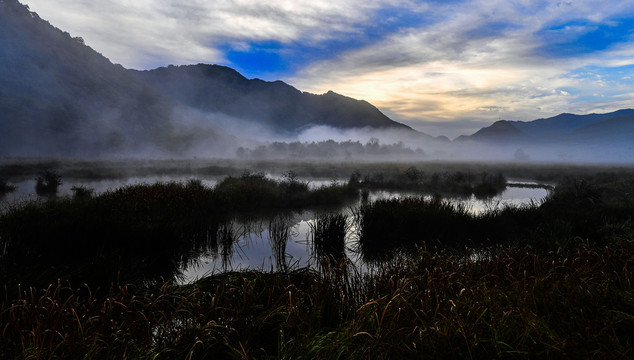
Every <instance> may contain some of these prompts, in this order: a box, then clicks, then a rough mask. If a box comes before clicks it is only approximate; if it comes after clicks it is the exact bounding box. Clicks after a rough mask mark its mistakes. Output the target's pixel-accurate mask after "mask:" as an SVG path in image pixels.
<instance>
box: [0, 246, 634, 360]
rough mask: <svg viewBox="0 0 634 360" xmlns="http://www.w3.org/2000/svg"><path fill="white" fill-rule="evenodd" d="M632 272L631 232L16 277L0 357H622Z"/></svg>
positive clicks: (632, 309)
mask: <svg viewBox="0 0 634 360" xmlns="http://www.w3.org/2000/svg"><path fill="white" fill-rule="evenodd" d="M329 264H330V265H329ZM633 280H634V244H632V243H631V242H619V243H615V244H612V245H611V246H610V247H606V248H580V249H578V250H577V251H575V252H574V253H569V254H566V255H563V254H560V253H556V252H551V253H545V254H536V253H530V252H526V251H525V250H524V249H520V248H513V247H492V248H487V249H483V250H480V251H478V252H477V253H473V252H471V250H469V249H464V253H463V254H460V255H458V254H456V253H449V252H443V251H440V252H431V251H424V250H421V251H419V252H418V253H417V254H416V255H415V256H412V257H408V258H403V259H400V261H398V262H392V263H390V264H386V265H384V266H383V267H382V268H380V269H378V270H377V271H376V272H375V273H374V274H371V275H370V274H365V275H361V274H357V273H355V272H354V271H352V270H351V269H348V268H346V266H345V264H341V265H339V266H333V265H331V263H327V264H326V263H324V267H322V268H320V271H318V272H317V271H309V270H306V269H299V270H296V271H291V272H285V273H268V272H257V271H250V272H240V273H225V274H218V275H213V276H210V277H207V278H204V279H201V280H199V281H198V282H197V283H195V284H193V285H187V286H175V285H170V284H165V285H164V286H162V287H153V288H145V289H143V288H134V287H121V288H115V289H111V291H110V294H109V296H107V297H105V298H103V297H93V296H91V295H90V292H89V291H87V289H75V288H72V287H71V286H70V285H65V284H58V285H57V286H51V287H49V288H48V289H47V290H45V291H38V290H34V289H18V288H14V289H10V291H13V292H17V293H18V294H19V297H18V299H17V300H7V299H4V300H3V301H2V304H1V306H0V323H1V324H3V328H2V336H0V357H2V358H22V359H29V358H31V359H36V358H37V359H43V358H65V359H79V358H82V359H83V358H95V359H110V358H138V359H172V358H192V359H197V358H237V359H249V358H275V359H278V358H289V359H301V358H305V359H310V358H320V359H323V358H328V359H367V358H376V359H387V358H429V359H439V358H441V359H442V358H526V357H545V358H561V357H567V358H587V357H594V358H631V357H632V356H634V354H633V353H632V345H633V344H634V335H633V334H634V296H633V295H632V294H633V292H632V290H633V289H632V281H633Z"/></svg>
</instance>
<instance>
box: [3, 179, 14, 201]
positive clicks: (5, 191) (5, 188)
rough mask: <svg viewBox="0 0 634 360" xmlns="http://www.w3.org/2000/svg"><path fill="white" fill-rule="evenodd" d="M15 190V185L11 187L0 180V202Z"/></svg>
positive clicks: (5, 181)
mask: <svg viewBox="0 0 634 360" xmlns="http://www.w3.org/2000/svg"><path fill="white" fill-rule="evenodd" d="M15 189H16V186H15V185H11V184H9V183H8V182H7V180H5V179H2V178H0V200H1V199H2V198H3V197H4V196H5V195H7V194H8V193H12V192H14V191H15Z"/></svg>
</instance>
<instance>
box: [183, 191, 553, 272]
mask: <svg viewBox="0 0 634 360" xmlns="http://www.w3.org/2000/svg"><path fill="white" fill-rule="evenodd" d="M547 195H548V191H547V190H546V189H543V188H517V187H509V188H507V189H506V190H505V191H504V192H502V193H501V194H500V195H499V196H496V197H493V198H490V199H487V200H481V199H476V198H475V197H473V196H472V197H471V198H468V199H445V200H448V201H450V202H451V203H454V204H463V205H464V206H465V207H466V208H467V209H468V210H469V212H471V213H473V214H478V213H481V212H483V211H489V210H493V209H495V208H497V207H501V206H505V205H513V206H521V205H523V204H530V203H532V202H535V203H539V202H540V201H542V200H543V199H544V198H545V197H546V196H547ZM409 196H420V193H413V192H403V191H400V192H399V191H373V192H371V193H370V196H369V199H368V201H370V202H371V201H376V200H379V199H393V198H400V197H409ZM358 205H360V203H357V204H352V205H350V206H349V207H346V208H342V209H339V210H338V212H339V213H341V214H344V215H346V216H347V217H348V221H349V227H348V231H347V233H346V237H345V256H346V257H347V259H348V260H349V261H351V262H352V263H354V264H355V265H356V267H357V269H364V268H366V267H367V264H365V263H364V262H363V260H362V259H361V255H360V254H359V252H358V251H357V250H356V247H357V246H356V241H357V239H358V235H357V234H356V227H355V224H354V208H355V206H358ZM318 215H319V211H302V212H298V213H290V214H285V215H283V216H280V217H278V218H275V219H257V220H248V221H244V220H242V221H240V220H236V221H234V222H232V223H231V224H230V226H231V231H230V233H231V235H232V236H233V241H228V242H225V243H226V244H231V245H230V247H229V248H223V249H216V250H214V251H211V252H207V253H203V254H201V255H200V256H199V257H198V259H197V260H196V261H194V262H192V263H190V264H189V265H188V266H186V267H184V268H183V270H182V273H181V274H182V278H181V281H182V282H184V283H189V282H192V281H194V280H196V279H198V278H201V277H203V276H205V275H209V274H211V273H217V272H223V271H227V270H244V269H263V270H279V269H281V268H297V267H305V266H309V267H312V268H315V267H317V265H318V264H317V256H316V254H315V251H314V248H313V241H312V238H313V232H312V229H311V225H313V226H314V225H315V222H316V218H317V216H318ZM275 221H283V222H284V224H285V226H287V227H288V236H286V237H283V238H280V237H276V236H275V234H274V232H273V231H271V230H272V229H271V223H273V222H275ZM280 249H281V250H282V251H281V252H280Z"/></svg>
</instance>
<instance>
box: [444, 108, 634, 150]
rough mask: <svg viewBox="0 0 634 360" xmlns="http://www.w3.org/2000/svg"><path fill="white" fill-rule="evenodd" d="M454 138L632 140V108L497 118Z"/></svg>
mask: <svg viewBox="0 0 634 360" xmlns="http://www.w3.org/2000/svg"><path fill="white" fill-rule="evenodd" d="M454 141H455V142H465V141H475V142H481V143H488V144H494V145H508V144H514V145H515V144H517V145H523V144H534V145H539V144H542V145H547V144H557V145H565V144H569V145H574V144H584V143H585V144H595V145H600V144H608V145H615V143H620V142H629V143H634V110H632V109H623V110H618V111H615V112H611V113H606V114H588V115H574V114H560V115H557V116H554V117H551V118H547V119H538V120H533V121H528V122H523V121H506V120H501V121H496V122H495V123H493V124H492V125H491V126H488V127H485V128H482V129H480V130H478V131H477V132H476V133H474V134H472V135H469V136H465V135H463V136H460V137H458V138H456V139H455V140H454Z"/></svg>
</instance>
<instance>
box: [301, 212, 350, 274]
mask: <svg viewBox="0 0 634 360" xmlns="http://www.w3.org/2000/svg"><path fill="white" fill-rule="evenodd" d="M350 220H351V219H350V218H349V217H348V215H346V214H340V213H325V214H320V215H318V216H317V217H316V218H315V219H314V220H313V221H311V222H309V223H308V226H309V227H310V234H311V244H312V247H313V254H314V255H315V256H317V257H324V258H327V259H333V260H335V261H337V262H342V261H343V260H344V259H346V236H347V235H348V233H349V232H350V228H351V226H352V224H351V221H350Z"/></svg>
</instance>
